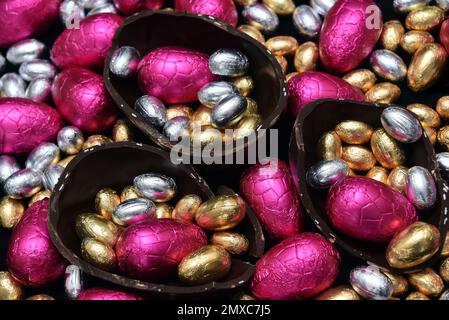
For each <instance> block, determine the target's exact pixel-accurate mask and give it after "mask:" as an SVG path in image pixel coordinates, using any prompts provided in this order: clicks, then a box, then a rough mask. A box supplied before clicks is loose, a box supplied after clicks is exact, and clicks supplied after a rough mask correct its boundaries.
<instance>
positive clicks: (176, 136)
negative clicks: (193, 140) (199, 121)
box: [162, 116, 190, 142]
mask: <svg viewBox="0 0 449 320" xmlns="http://www.w3.org/2000/svg"><path fill="white" fill-rule="evenodd" d="M189 128H190V120H189V119H188V118H187V117H184V116H178V117H174V118H173V119H170V120H169V121H167V123H166V124H165V125H164V128H163V130H162V131H163V133H164V135H165V136H166V137H167V138H168V139H169V140H170V141H171V142H178V141H179V140H181V139H183V138H185V137H188V136H189V135H190V131H189Z"/></svg>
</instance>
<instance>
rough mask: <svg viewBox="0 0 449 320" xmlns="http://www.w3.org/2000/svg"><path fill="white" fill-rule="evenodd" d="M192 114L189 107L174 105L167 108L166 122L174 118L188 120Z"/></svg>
mask: <svg viewBox="0 0 449 320" xmlns="http://www.w3.org/2000/svg"><path fill="white" fill-rule="evenodd" d="M193 113H194V112H193V109H192V107H190V106H189V105H186V104H175V105H172V106H170V107H168V108H167V121H169V120H171V119H173V118H176V117H185V118H187V119H189V120H190V119H191V118H192V116H193Z"/></svg>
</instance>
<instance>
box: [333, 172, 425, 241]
mask: <svg viewBox="0 0 449 320" xmlns="http://www.w3.org/2000/svg"><path fill="white" fill-rule="evenodd" d="M326 210H327V215H328V217H329V219H330V221H331V223H332V225H333V226H334V227H335V228H336V229H337V230H338V231H340V232H341V233H343V234H345V235H347V236H350V237H353V238H355V239H359V240H363V241H369V242H377V243H386V242H388V241H389V240H391V238H392V237H393V235H394V234H395V233H396V232H397V231H399V230H401V229H403V228H405V227H406V226H408V225H409V224H411V223H413V222H415V221H417V220H418V215H417V212H416V209H415V207H414V206H413V205H412V204H411V203H410V202H409V201H408V200H407V198H406V197H405V196H403V195H402V194H401V193H400V192H399V191H396V190H394V189H392V188H390V187H389V186H387V185H385V184H383V183H381V182H378V181H376V180H373V179H370V178H366V177H346V178H344V179H342V180H340V181H339V182H337V183H336V184H334V185H333V186H332V187H331V188H330V190H329V193H328V196H327V208H326Z"/></svg>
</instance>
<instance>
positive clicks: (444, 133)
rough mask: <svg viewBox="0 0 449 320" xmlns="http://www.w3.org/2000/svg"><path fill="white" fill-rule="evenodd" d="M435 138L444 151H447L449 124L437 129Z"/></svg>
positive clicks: (448, 149) (448, 148)
mask: <svg viewBox="0 0 449 320" xmlns="http://www.w3.org/2000/svg"><path fill="white" fill-rule="evenodd" d="M437 140H438V143H439V145H440V146H441V147H442V148H443V149H444V151H449V126H444V127H442V128H440V130H438V134H437Z"/></svg>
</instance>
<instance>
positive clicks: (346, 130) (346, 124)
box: [335, 120, 373, 144]
mask: <svg viewBox="0 0 449 320" xmlns="http://www.w3.org/2000/svg"><path fill="white" fill-rule="evenodd" d="M335 132H336V133H337V134H338V136H339V137H340V139H341V141H343V142H346V143H349V144H365V143H367V142H368V141H369V140H370V139H371V135H372V134H373V128H372V127H371V126H370V125H369V124H367V123H365V122H361V121H356V120H347V121H343V122H340V123H339V124H338V125H337V126H336V127H335Z"/></svg>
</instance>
